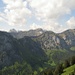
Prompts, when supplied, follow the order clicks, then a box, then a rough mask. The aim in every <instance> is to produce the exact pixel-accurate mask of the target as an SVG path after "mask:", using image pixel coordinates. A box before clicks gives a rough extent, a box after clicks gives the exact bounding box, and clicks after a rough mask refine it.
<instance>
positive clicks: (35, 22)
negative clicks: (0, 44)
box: [0, 0, 75, 32]
mask: <svg viewBox="0 0 75 75" xmlns="http://www.w3.org/2000/svg"><path fill="white" fill-rule="evenodd" d="M74 3H75V0H70V1H69V0H41V1H40V0H0V30H3V31H4V30H5V31H9V30H10V29H13V28H14V29H16V30H23V31H24V30H29V29H37V28H42V29H46V30H52V31H54V32H62V31H64V30H67V29H74V28H75V4H74Z"/></svg>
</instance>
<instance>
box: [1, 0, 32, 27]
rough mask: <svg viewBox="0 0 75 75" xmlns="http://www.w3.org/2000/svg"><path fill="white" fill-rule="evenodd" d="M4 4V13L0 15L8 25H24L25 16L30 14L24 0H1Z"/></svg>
mask: <svg viewBox="0 0 75 75" xmlns="http://www.w3.org/2000/svg"><path fill="white" fill-rule="evenodd" d="M3 2H4V3H5V4H6V7H5V10H4V13H2V15H0V16H1V17H2V18H3V19H4V20H6V22H7V23H8V24H9V25H12V26H14V25H19V26H21V25H25V23H26V17H28V16H30V15H31V11H30V10H29V9H28V8H27V2H26V1H24V0H3Z"/></svg>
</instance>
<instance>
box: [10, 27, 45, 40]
mask: <svg viewBox="0 0 75 75" xmlns="http://www.w3.org/2000/svg"><path fill="white" fill-rule="evenodd" d="M44 32H45V30H43V29H40V28H39V29H36V30H29V31H18V32H16V31H15V30H13V29H12V30H10V34H11V35H13V37H15V38H18V39H19V38H23V37H24V36H39V35H41V34H42V33H44Z"/></svg>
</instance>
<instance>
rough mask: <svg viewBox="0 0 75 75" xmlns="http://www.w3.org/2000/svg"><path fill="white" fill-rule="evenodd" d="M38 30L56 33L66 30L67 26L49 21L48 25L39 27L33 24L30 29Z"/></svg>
mask: <svg viewBox="0 0 75 75" xmlns="http://www.w3.org/2000/svg"><path fill="white" fill-rule="evenodd" d="M37 28H42V29H44V30H51V31H54V32H56V33H58V32H62V31H64V30H66V28H65V26H63V25H60V24H59V23H58V22H54V21H49V22H48V23H45V24H43V25H37V24H35V23H33V24H32V25H31V26H30V29H37Z"/></svg>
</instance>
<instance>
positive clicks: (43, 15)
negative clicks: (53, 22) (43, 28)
mask: <svg viewBox="0 0 75 75" xmlns="http://www.w3.org/2000/svg"><path fill="white" fill-rule="evenodd" d="M28 1H29V4H30V6H31V7H32V9H34V13H35V15H36V16H37V18H39V19H43V20H46V19H57V18H59V17H60V16H63V15H65V14H70V13H71V10H72V8H73V9H74V8H75V4H74V3H75V0H70V1H69V0H28Z"/></svg>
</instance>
